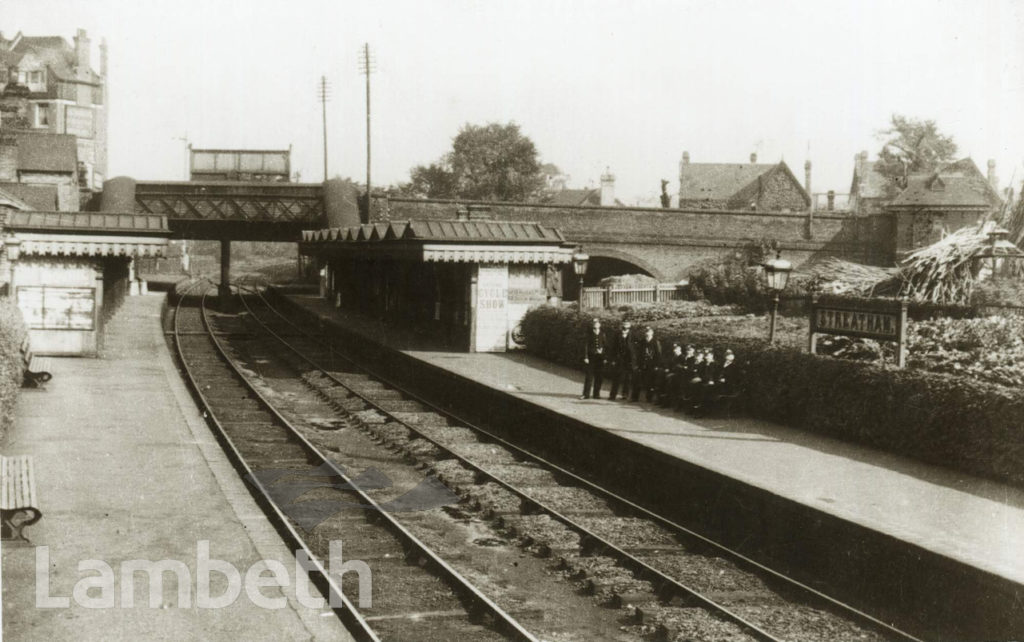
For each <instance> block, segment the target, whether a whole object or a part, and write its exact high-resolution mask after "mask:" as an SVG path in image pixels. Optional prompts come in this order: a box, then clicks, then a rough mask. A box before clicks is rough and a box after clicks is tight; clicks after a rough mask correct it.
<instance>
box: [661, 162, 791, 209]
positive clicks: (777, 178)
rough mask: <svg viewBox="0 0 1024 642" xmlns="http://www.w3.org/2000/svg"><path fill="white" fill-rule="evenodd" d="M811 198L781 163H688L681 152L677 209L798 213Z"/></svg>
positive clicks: (787, 167) (784, 163)
mask: <svg viewBox="0 0 1024 642" xmlns="http://www.w3.org/2000/svg"><path fill="white" fill-rule="evenodd" d="M810 206H811V197H810V195H809V194H808V193H807V191H806V190H805V189H804V188H803V187H802V186H801V185H800V182H799V181H798V180H797V178H796V176H794V175H793V172H792V171H791V170H790V169H789V166H787V165H786V162H785V161H779V162H778V163H774V164H772V163H758V162H757V155H756V154H751V155H750V162H749V163H691V162H690V153H689V152H683V160H682V162H681V163H680V164H679V208H680V209H707V210H755V211H763V212H786V211H789V212H802V211H805V210H807V209H808V208H809V207H810Z"/></svg>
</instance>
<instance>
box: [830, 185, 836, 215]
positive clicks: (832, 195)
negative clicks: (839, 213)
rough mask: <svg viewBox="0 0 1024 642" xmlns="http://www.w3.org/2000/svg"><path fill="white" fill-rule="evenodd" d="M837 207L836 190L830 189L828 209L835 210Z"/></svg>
mask: <svg viewBox="0 0 1024 642" xmlns="http://www.w3.org/2000/svg"><path fill="white" fill-rule="evenodd" d="M835 209H836V191H835V190H834V189H830V190H829V191H828V211H830V212H831V211H834V210H835Z"/></svg>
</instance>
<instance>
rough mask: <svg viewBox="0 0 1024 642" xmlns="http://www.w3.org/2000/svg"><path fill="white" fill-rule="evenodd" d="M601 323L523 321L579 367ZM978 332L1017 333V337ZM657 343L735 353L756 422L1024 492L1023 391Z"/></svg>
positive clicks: (790, 355) (786, 353) (806, 357)
mask: <svg viewBox="0 0 1024 642" xmlns="http://www.w3.org/2000/svg"><path fill="white" fill-rule="evenodd" d="M593 316H594V315H592V314H590V313H587V312H584V313H583V314H582V315H578V314H577V313H576V312H575V311H574V310H570V309H565V308H554V307H547V306H545V307H540V308H535V309H533V310H531V311H529V312H528V313H527V315H526V318H524V319H523V331H524V334H525V336H526V346H527V349H528V350H529V351H530V352H533V353H535V354H537V355H539V356H542V357H545V358H547V359H550V360H552V361H557V362H560V363H563V364H566V365H569V366H572V367H580V365H581V358H580V352H581V346H582V341H583V333H584V332H585V331H586V328H587V327H588V325H589V323H590V319H591V318H593ZM596 316H598V317H599V318H601V320H602V324H603V325H607V326H609V327H610V328H612V330H611V331H614V329H615V328H617V327H618V324H619V318H618V315H617V314H615V313H610V312H605V311H598V312H596ZM977 332H978V333H980V335H985V334H986V332H987V333H990V334H991V335H992V336H996V335H998V336H1009V335H1010V334H1011V333H1012V332H1014V330H1013V329H1011V328H1009V327H1005V328H1004V327H1000V328H998V329H985V330H983V329H978V330H977ZM1003 333H1005V335H1004V334H1003ZM658 336H659V338H660V340H661V341H662V342H668V341H672V340H677V341H680V342H682V343H693V344H697V345H708V346H712V347H713V348H715V349H716V350H723V349H725V348H727V347H728V348H732V350H733V351H734V352H735V353H736V357H737V360H738V361H739V363H740V365H741V372H743V373H744V379H745V389H746V394H745V398H744V406H745V409H746V411H747V412H748V413H749V414H750V415H752V416H754V417H758V418H761V419H767V420H771V421H778V422H781V423H784V424H786V425H789V426H793V427H795V428H801V429H804V430H808V431H812V432H816V433H820V434H824V435H827V436H830V437H834V438H837V439H843V440H847V441H852V442H857V443H862V444H865V445H868V446H872V447H875V448H880V449H883V450H886V451H889V452H892V453H896V454H899V455H903V456H907V457H912V458H915V459H918V460H920V461H924V462H928V463H932V464H937V465H943V466H947V467H951V468H955V469H959V470H962V471H965V472H968V473H972V474H977V475H984V476H988V477H992V478H995V479H999V480H1002V481H1008V482H1012V483H1015V484H1018V485H1024V431H1022V430H1021V428H1020V427H1021V426H1024V395H1021V394H1020V393H1018V392H1017V391H1015V390H1012V389H1010V388H1006V387H1003V386H997V385H991V384H984V383H980V382H975V381H970V380H966V379H963V378H958V377H952V376H948V375H944V374H940V373H933V372H921V371H915V370H896V369H891V368H885V367H881V366H877V365H874V364H869V363H860V362H851V361H843V360H839V359H832V358H829V357H822V356H816V355H810V354H807V353H804V352H800V351H798V350H793V349H789V348H780V347H773V346H769V345H768V344H767V342H765V341H764V340H761V339H747V338H736V337H728V336H721V335H717V334H711V333H704V332H693V331H689V330H687V329H685V328H669V329H662V330H661V332H660V333H659V335H658ZM978 336H979V335H978V334H974V335H965V337H964V338H963V341H964V342H965V345H967V344H970V345H976V343H977V341H978ZM971 341H974V342H975V343H970V342H971Z"/></svg>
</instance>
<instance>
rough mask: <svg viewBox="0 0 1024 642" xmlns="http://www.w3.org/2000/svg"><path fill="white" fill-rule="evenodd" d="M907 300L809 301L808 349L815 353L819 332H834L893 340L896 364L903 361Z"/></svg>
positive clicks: (900, 364)
mask: <svg viewBox="0 0 1024 642" xmlns="http://www.w3.org/2000/svg"><path fill="white" fill-rule="evenodd" d="M906 332H907V302H906V301H885V300H878V301H856V300H846V299H842V300H828V299H824V300H820V301H819V300H818V299H817V298H815V299H813V300H812V301H811V324H810V351H811V354H814V352H815V348H816V347H817V335H818V334H837V335H842V336H848V337H860V338H863V339H874V340H875V341H895V342H896V344H897V349H896V354H897V365H898V366H899V367H900V368H902V367H903V366H904V365H905V362H906V349H905V346H906Z"/></svg>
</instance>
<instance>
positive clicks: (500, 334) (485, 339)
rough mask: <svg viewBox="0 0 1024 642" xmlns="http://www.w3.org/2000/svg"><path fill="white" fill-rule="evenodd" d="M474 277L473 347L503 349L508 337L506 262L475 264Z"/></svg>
mask: <svg viewBox="0 0 1024 642" xmlns="http://www.w3.org/2000/svg"><path fill="white" fill-rule="evenodd" d="M476 277H477V278H476V284H475V294H474V297H473V299H474V301H473V303H474V306H473V307H474V310H473V313H474V315H475V317H476V318H475V323H474V332H473V350H474V351H475V352H505V349H506V347H507V343H506V342H507V340H508V265H507V264H505V263H500V264H484V265H478V266H477V273H476Z"/></svg>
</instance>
